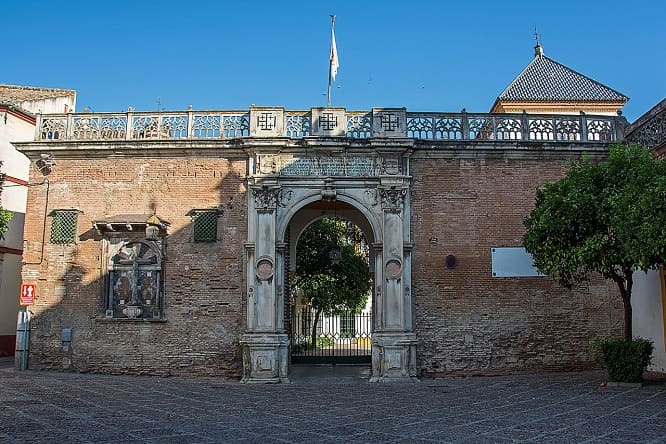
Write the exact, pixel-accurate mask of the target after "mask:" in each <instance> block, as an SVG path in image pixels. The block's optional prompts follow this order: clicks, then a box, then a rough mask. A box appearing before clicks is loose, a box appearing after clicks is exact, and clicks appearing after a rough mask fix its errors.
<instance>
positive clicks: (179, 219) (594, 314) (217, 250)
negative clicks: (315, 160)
mask: <svg viewBox="0 0 666 444" xmlns="http://www.w3.org/2000/svg"><path fill="white" fill-rule="evenodd" d="M424 153H425V152H424V151H421V152H420V153H419V155H417V156H415V157H414V159H412V168H411V171H412V174H413V187H412V193H411V197H412V199H411V200H412V220H411V224H412V233H413V239H414V249H413V266H412V270H413V271H412V279H413V282H412V284H413V288H412V289H411V290H412V295H413V300H414V304H415V330H416V333H417V337H418V350H417V365H418V368H419V374H420V376H436V375H440V374H445V373H446V374H496V373H510V372H521V371H535V370H553V369H559V370H563V369H578V368H586V367H591V366H595V365H596V361H595V359H594V354H593V353H592V350H591V347H590V344H589V341H590V339H591V338H592V337H595V336H600V335H607V334H609V333H620V332H621V319H622V317H621V304H620V299H619V297H618V296H617V294H616V290H615V289H614V288H613V286H612V285H610V284H608V283H606V282H604V281H601V280H596V281H594V282H592V283H590V284H589V285H584V286H582V287H580V288H577V289H574V290H572V291H570V290H565V289H562V288H560V287H559V286H557V284H555V283H554V282H553V281H552V280H551V279H549V278H492V277H491V257H490V249H491V248H492V247H499V246H520V245H521V244H522V241H521V237H522V234H523V226H522V219H523V217H524V216H525V215H526V214H527V213H528V212H529V211H530V209H531V208H532V207H533V205H534V192H535V189H536V188H537V186H538V185H539V183H540V182H541V181H542V180H556V179H558V178H559V177H562V175H563V174H564V172H565V171H566V168H567V161H566V159H563V158H562V156H543V157H542V158H540V159H538V160H537V159H532V158H521V159H516V158H510V157H508V156H505V157H503V156H495V157H493V158H484V157H483V156H477V157H475V158H470V159H452V158H438V159H428V158H426V157H427V156H426V155H422V154H424ZM426 154H427V153H426ZM216 155H217V157H213V156H212V155H208V156H203V155H201V156H199V155H197V154H195V153H191V154H190V155H189V156H187V157H186V156H185V155H181V156H182V157H178V158H164V157H149V156H147V157H125V158H117V159H113V158H111V157H100V156H94V155H91V156H85V157H84V156H76V157H75V156H70V157H69V158H67V157H64V156H63V157H62V158H58V159H57V168H56V169H55V170H54V171H53V173H52V174H50V175H49V176H48V179H49V192H48V208H49V210H53V209H70V208H76V209H79V210H80V211H81V213H80V214H79V219H78V236H79V239H78V241H77V242H76V244H73V245H53V244H50V243H49V242H48V238H49V231H50V224H51V220H52V218H51V217H46V227H44V226H43V223H42V220H43V211H44V207H45V203H46V202H45V198H46V185H42V186H34V187H31V188H30V189H29V195H28V208H29V211H28V212H27V215H26V228H25V238H26V248H25V253H24V261H26V262H27V263H28V264H27V265H26V266H24V269H23V280H24V282H35V283H36V284H37V296H38V298H37V303H36V305H35V306H34V307H33V312H34V313H35V315H34V317H33V323H32V331H31V353H30V368H32V369H63V370H72V371H79V372H100V373H128V374H154V375H208V376H226V377H239V376H240V374H241V370H242V359H241V350H240V346H239V339H240V335H241V333H242V332H243V329H244V325H245V303H244V300H245V294H244V288H245V281H244V257H245V253H244V242H245V241H246V239H247V188H246V182H245V177H246V174H247V168H248V166H247V158H245V157H242V156H240V157H230V158H225V157H224V156H223V155H222V153H216ZM442 157H444V156H442ZM41 180H42V176H41V175H40V174H39V173H38V172H36V171H34V170H33V171H32V172H31V182H33V183H35V182H39V181H41ZM153 207H156V211H157V214H158V215H159V216H160V217H162V218H164V219H166V220H167V221H169V222H170V223H171V227H170V229H169V235H168V237H167V238H166V261H165V266H164V270H163V277H164V293H163V297H164V300H163V307H164V310H163V313H164V316H163V320H162V321H161V322H150V321H139V320H111V319H107V318H105V317H104V309H103V307H104V305H103V298H104V293H105V291H106V289H105V288H102V287H103V286H104V285H103V282H104V273H105V270H104V266H103V257H102V250H101V241H100V239H101V236H100V235H99V234H98V233H97V232H96V231H95V230H94V229H93V228H92V221H94V220H99V219H103V218H104V217H105V216H112V215H118V214H131V213H133V214H149V213H151V211H152V210H151V209H152V208H153ZM195 208H196V209H200V208H218V209H220V210H221V212H222V215H221V217H220V219H219V224H218V239H220V240H219V241H218V242H215V243H194V242H193V235H192V225H191V218H190V216H188V215H187V213H188V212H189V211H190V210H192V209H195ZM44 228H45V233H46V235H45V240H46V242H45V243H44V245H42V230H43V229H44ZM292 241H293V240H292ZM42 249H43V258H41V256H42V254H41V252H42ZM448 254H453V255H455V256H456V258H457V265H456V267H455V268H454V269H447V268H446V267H445V257H446V255H448ZM40 259H42V260H41V261H40ZM63 328H71V329H72V333H73V334H72V343H71V345H70V346H67V347H64V346H63V344H62V342H61V337H60V334H61V330H62V329H63Z"/></svg>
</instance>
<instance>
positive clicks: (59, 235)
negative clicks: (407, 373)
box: [51, 210, 79, 244]
mask: <svg viewBox="0 0 666 444" xmlns="http://www.w3.org/2000/svg"><path fill="white" fill-rule="evenodd" d="M51 216H52V217H53V220H52V222H51V243H52V244H72V243H74V240H75V238H76V222H77V218H78V216H79V212H78V210H53V212H52V213H51Z"/></svg>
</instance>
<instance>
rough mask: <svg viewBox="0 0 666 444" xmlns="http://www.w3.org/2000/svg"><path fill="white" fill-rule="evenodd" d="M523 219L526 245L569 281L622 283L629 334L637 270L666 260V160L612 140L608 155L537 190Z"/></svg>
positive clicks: (542, 267) (537, 260)
mask: <svg viewBox="0 0 666 444" xmlns="http://www.w3.org/2000/svg"><path fill="white" fill-rule="evenodd" d="M524 224H525V227H526V229H527V231H526V234H525V236H524V239H523V241H524V245H525V248H526V249H527V251H529V252H530V253H531V254H532V255H533V257H534V264H535V266H536V268H537V269H538V270H539V271H541V272H542V273H546V274H548V275H550V276H552V277H553V278H555V279H557V280H558V281H559V283H560V284H561V285H563V286H565V287H568V288H570V287H571V286H573V285H575V284H577V283H580V282H582V281H585V280H587V279H589V276H590V273H592V272H597V273H600V274H601V275H602V276H603V277H604V278H606V279H612V280H613V281H614V282H615V283H616V284H617V286H618V288H619V290H620V295H621V296H622V301H623V304H624V310H625V311H624V336H625V339H627V340H630V339H631V338H632V325H631V290H632V285H633V279H632V276H633V273H634V271H636V270H648V269H650V268H655V267H658V266H659V265H662V264H664V263H665V262H666V161H663V160H654V159H653V157H652V155H651V153H650V152H649V151H647V150H645V149H643V148H641V147H639V146H624V145H614V146H612V147H611V148H610V154H609V158H608V160H607V161H604V162H599V163H592V162H589V161H588V160H583V161H579V162H575V163H573V164H572V166H571V169H570V170H569V171H568V173H567V174H566V176H565V177H564V178H563V179H561V180H559V181H558V182H555V183H549V184H545V186H544V188H543V189H540V190H537V194H536V205H535V208H534V210H533V211H532V212H531V213H530V214H529V216H528V217H527V218H526V219H525V221H524Z"/></svg>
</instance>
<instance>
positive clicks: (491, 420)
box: [0, 371, 666, 444]
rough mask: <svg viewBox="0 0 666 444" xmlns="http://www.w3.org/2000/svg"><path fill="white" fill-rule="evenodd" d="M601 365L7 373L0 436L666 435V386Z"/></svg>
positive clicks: (588, 438)
mask: <svg viewBox="0 0 666 444" xmlns="http://www.w3.org/2000/svg"><path fill="white" fill-rule="evenodd" d="M600 374H601V373H600V372H578V373H559V374H544V375H519V376H502V377H494V378H467V379H465V378H458V379H453V378H451V379H443V380H437V381H426V383H422V384H407V385H398V384H387V385H382V384H369V383H365V384H356V383H355V384H349V383H348V382H347V381H345V380H344V378H341V379H335V378H330V377H329V378H322V379H321V380H317V379H316V378H313V377H309V379H308V380H307V381H299V382H295V383H294V384H284V385H271V386H254V385H243V384H240V383H238V382H229V381H225V382H219V383H217V382H215V380H214V379H210V378H199V379H197V378H168V379H163V378H151V377H141V376H100V375H94V374H68V373H52V372H31V371H28V372H23V373H16V372H14V373H8V372H5V373H4V375H3V376H2V377H0V394H2V396H3V398H2V399H3V400H2V401H0V443H4V442H11V443H18V444H22V443H32V442H73V443H79V442H95V443H98V442H101V443H104V442H108V443H118V442H122V443H126V442H127V443H132V442H141V443H152V442H155V443H158V442H159V443H180V442H187V443H214V442H225V443H227V442H229V443H243V442H246V443H253V442H257V443H262V444H265V443H272V442H276V443H303V442H307V443H313V442H316V443H317V444H320V443H321V444H325V443H336V444H339V443H340V442H351V441H353V442H368V443H374V442H410V443H419V442H421V443H423V442H429V443H433V442H469V443H491V442H498V443H503V442H518V441H524V442H548V443H570V442H599V443H602V442H604V443H619V442H629V443H631V442H665V441H666V425H663V424H666V387H660V388H659V389H657V390H655V389H654V387H649V388H640V389H636V390H633V389H632V390H616V389H613V390H612V391H609V390H605V389H602V390H599V389H598V387H597V385H598V382H597V381H598V379H599V375H600ZM539 381H546V382H545V383H540V382H539ZM213 385H214V386H215V387H214V388H211V387H213ZM17 386H20V390H19V391H17V390H16V387H17ZM444 388H445V389H446V392H441V391H439V390H441V389H444ZM135 393H136V396H135V395H134V394H135ZM8 394H9V395H8ZM636 412H640V414H641V416H636V415H635V413H636ZM628 413H633V415H631V416H629V415H627V414H628Z"/></svg>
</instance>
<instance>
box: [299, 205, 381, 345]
mask: <svg viewBox="0 0 666 444" xmlns="http://www.w3.org/2000/svg"><path fill="white" fill-rule="evenodd" d="M361 243H362V241H361V240H360V239H359V237H358V228H357V227H355V226H353V225H352V226H350V225H349V224H347V223H345V222H344V221H342V220H340V219H334V218H324V219H320V220H318V221H316V222H314V223H313V224H311V225H310V226H308V227H307V228H306V229H305V231H304V232H303V233H302V234H301V236H300V238H299V240H298V244H297V246H296V280H295V285H296V286H298V288H299V289H300V291H301V292H302V294H303V296H304V298H306V299H307V300H309V303H310V304H311V306H312V307H313V309H314V310H315V317H314V324H313V327H312V338H313V339H312V342H311V343H312V344H316V343H317V341H316V326H317V322H318V321H319V317H320V315H321V313H322V312H325V313H339V312H343V311H351V312H360V311H361V310H362V309H363V307H365V304H366V303H367V300H368V293H369V291H370V288H371V285H372V280H371V277H370V270H369V268H368V262H367V258H366V257H365V256H364V255H363V254H362V251H361V248H359V247H360V246H361ZM332 251H337V252H339V258H338V260H332V258H331V252H332Z"/></svg>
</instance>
